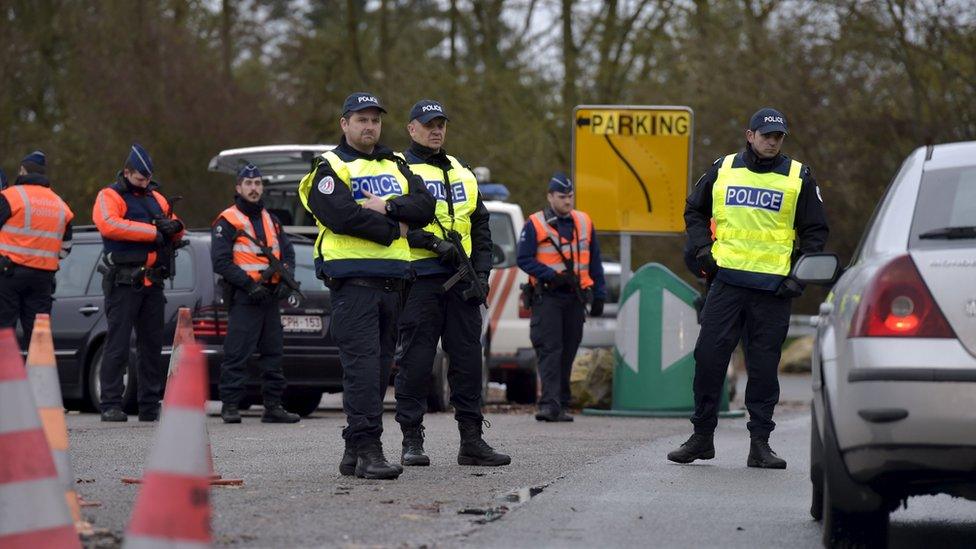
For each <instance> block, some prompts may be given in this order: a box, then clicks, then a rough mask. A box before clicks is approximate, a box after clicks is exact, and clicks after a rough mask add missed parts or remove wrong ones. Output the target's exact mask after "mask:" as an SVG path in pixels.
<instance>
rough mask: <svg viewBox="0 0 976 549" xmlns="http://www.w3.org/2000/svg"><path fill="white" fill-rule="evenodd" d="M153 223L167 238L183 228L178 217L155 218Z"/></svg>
mask: <svg viewBox="0 0 976 549" xmlns="http://www.w3.org/2000/svg"><path fill="white" fill-rule="evenodd" d="M153 224H154V225H156V229H158V230H159V232H161V233H163V236H165V237H167V238H168V237H171V236H173V235H174V234H176V233H178V232H180V231H182V230H183V223H182V222H180V220H179V219H155V220H153Z"/></svg>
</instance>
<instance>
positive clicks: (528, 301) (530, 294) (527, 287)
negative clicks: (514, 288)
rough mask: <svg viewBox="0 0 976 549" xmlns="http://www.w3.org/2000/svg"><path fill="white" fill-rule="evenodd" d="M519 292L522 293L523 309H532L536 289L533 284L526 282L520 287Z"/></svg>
mask: <svg viewBox="0 0 976 549" xmlns="http://www.w3.org/2000/svg"><path fill="white" fill-rule="evenodd" d="M519 290H521V291H522V293H521V294H520V295H519V299H521V300H522V308H523V309H531V308H532V304H533V303H534V302H535V295H536V287H535V285H533V284H532V283H531V282H526V283H525V284H522V285H520V286H519Z"/></svg>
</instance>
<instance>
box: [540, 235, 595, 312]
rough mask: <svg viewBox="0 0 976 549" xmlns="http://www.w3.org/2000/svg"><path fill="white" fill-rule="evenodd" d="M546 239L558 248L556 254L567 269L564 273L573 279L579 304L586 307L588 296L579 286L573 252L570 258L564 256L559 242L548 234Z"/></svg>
mask: <svg viewBox="0 0 976 549" xmlns="http://www.w3.org/2000/svg"><path fill="white" fill-rule="evenodd" d="M546 238H548V239H549V242H550V243H552V246H553V247H554V248H556V253H557V254H559V259H561V260H562V261H563V268H564V269H565V270H564V271H563V272H564V273H566V274H567V276H569V277H570V279H571V283H572V285H573V291H574V292H575V293H576V299H578V300H579V302H580V303H582V304H583V306H584V307H585V306H586V296H584V295H583V290H582V289H581V288H580V285H579V278H578V277H577V276H576V269H575V266H574V265H573V257H572V254H573V252H572V251H570V257H566V256H564V255H563V250H562V248H561V247H560V246H559V243H558V242H556V241H555V240H553V238H552V235H551V234H548V235H546Z"/></svg>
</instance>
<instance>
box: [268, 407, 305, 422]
mask: <svg viewBox="0 0 976 549" xmlns="http://www.w3.org/2000/svg"><path fill="white" fill-rule="evenodd" d="M301 419H302V417H301V416H300V415H298V414H293V413H291V412H289V411H288V410H285V409H284V408H282V407H281V404H265V405H264V415H262V416H261V423H298V422H299V420H301Z"/></svg>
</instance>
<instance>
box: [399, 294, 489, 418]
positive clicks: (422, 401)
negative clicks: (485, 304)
mask: <svg viewBox="0 0 976 549" xmlns="http://www.w3.org/2000/svg"><path fill="white" fill-rule="evenodd" d="M448 278H449V277H448V276H433V277H424V278H418V279H417V280H416V281H414V283H413V284H412V285H411V287H410V293H409V294H407V302H406V305H404V307H403V313H402V314H401V316H400V327H399V334H398V342H397V364H398V365H399V371H398V372H397V376H396V382H395V385H396V420H397V421H398V422H399V423H400V424H401V425H403V426H405V427H415V426H417V425H420V424H421V423H422V422H423V420H424V412H426V411H427V392H428V389H429V387H430V374H431V370H432V368H433V365H434V356H435V355H436V354H437V341H438V340H440V341H441V344H442V345H443V347H444V352H445V353H447V356H448V358H449V359H450V361H449V365H448V370H447V381H448V384H449V385H450V387H451V405H452V406H454V418H455V419H457V420H458V421H459V422H477V423H481V420H482V417H483V416H482V414H481V385H482V380H481V361H482V355H481V308H480V307H479V306H478V305H471V304H468V303H465V302H464V300H463V299H462V297H461V292H462V291H463V290H464V289H465V288H467V287H468V283H467V282H464V281H462V282H459V283H458V284H455V285H454V287H452V288H451V289H450V290H448V291H447V292H446V293H445V292H444V291H443V290H442V289H441V286H442V285H443V284H444V281H446V280H447V279H448Z"/></svg>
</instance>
